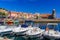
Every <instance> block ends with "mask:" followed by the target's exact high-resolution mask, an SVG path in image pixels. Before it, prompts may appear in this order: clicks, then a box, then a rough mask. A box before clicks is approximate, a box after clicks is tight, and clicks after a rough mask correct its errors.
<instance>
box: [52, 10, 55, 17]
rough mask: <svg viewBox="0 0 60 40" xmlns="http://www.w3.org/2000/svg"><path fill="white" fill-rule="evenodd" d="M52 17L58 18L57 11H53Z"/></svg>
mask: <svg viewBox="0 0 60 40" xmlns="http://www.w3.org/2000/svg"><path fill="white" fill-rule="evenodd" d="M52 17H53V18H56V10H55V9H53V10H52Z"/></svg>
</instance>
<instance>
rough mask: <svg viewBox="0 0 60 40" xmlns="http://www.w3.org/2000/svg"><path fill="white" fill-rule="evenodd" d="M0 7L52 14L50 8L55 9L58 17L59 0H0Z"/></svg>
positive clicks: (59, 14) (59, 13)
mask: <svg viewBox="0 0 60 40" xmlns="http://www.w3.org/2000/svg"><path fill="white" fill-rule="evenodd" d="M0 8H5V9H7V10H9V11H17V12H28V13H35V12H38V13H40V14H45V13H46V14H47V13H49V14H52V9H56V17H57V18H60V0H0Z"/></svg>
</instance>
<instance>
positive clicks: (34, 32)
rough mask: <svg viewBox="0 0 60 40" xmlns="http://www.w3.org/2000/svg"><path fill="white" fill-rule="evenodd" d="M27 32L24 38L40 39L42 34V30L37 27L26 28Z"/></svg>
mask: <svg viewBox="0 0 60 40" xmlns="http://www.w3.org/2000/svg"><path fill="white" fill-rule="evenodd" d="M28 29H29V30H28V31H27V32H26V36H27V37H30V38H40V37H42V33H43V31H44V30H42V29H40V28H38V27H32V26H29V27H28Z"/></svg>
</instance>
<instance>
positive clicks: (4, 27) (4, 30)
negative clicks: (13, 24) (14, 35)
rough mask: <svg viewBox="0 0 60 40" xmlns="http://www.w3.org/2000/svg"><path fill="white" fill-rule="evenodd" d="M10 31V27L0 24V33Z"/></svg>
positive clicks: (3, 33)
mask: <svg viewBox="0 0 60 40" xmlns="http://www.w3.org/2000/svg"><path fill="white" fill-rule="evenodd" d="M11 32H12V29H11V28H8V27H7V26H5V25H0V35H5V34H10V33H11Z"/></svg>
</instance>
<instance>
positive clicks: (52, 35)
mask: <svg viewBox="0 0 60 40" xmlns="http://www.w3.org/2000/svg"><path fill="white" fill-rule="evenodd" d="M50 25H53V29H50V28H49V26H50ZM57 25H58V24H57V23H48V24H47V27H46V30H45V32H44V33H43V35H44V37H46V38H49V39H60V32H59V28H57V30H56V29H55V28H56V27H57ZM50 27H51V26H50ZM54 29H55V30H54Z"/></svg>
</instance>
